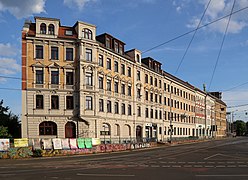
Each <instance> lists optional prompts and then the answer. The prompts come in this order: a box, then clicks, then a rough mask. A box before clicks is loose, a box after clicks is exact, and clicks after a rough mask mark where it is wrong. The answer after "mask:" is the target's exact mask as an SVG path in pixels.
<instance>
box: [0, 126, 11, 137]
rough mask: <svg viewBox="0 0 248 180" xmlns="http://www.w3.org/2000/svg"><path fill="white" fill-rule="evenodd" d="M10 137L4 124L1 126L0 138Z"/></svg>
mask: <svg viewBox="0 0 248 180" xmlns="http://www.w3.org/2000/svg"><path fill="white" fill-rule="evenodd" d="M8 137H10V135H9V132H8V128H7V127H4V126H0V138H8Z"/></svg>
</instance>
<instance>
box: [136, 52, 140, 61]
mask: <svg viewBox="0 0 248 180" xmlns="http://www.w3.org/2000/svg"><path fill="white" fill-rule="evenodd" d="M136 61H137V62H138V63H140V56H139V54H137V55H136Z"/></svg>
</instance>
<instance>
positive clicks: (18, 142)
mask: <svg viewBox="0 0 248 180" xmlns="http://www.w3.org/2000/svg"><path fill="white" fill-rule="evenodd" d="M14 147H28V138H19V139H14Z"/></svg>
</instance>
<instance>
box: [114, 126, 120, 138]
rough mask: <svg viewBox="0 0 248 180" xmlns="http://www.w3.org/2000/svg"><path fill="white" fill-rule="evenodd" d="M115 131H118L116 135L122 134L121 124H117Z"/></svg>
mask: <svg viewBox="0 0 248 180" xmlns="http://www.w3.org/2000/svg"><path fill="white" fill-rule="evenodd" d="M115 131H116V134H115V135H116V136H120V125H119V124H115Z"/></svg>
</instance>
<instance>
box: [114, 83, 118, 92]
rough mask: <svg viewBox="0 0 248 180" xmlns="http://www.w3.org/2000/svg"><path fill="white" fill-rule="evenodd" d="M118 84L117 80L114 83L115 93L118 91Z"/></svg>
mask: <svg viewBox="0 0 248 180" xmlns="http://www.w3.org/2000/svg"><path fill="white" fill-rule="evenodd" d="M118 86H119V83H118V82H116V81H115V83H114V87H115V93H118Z"/></svg>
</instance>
